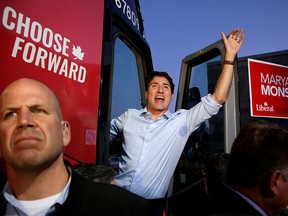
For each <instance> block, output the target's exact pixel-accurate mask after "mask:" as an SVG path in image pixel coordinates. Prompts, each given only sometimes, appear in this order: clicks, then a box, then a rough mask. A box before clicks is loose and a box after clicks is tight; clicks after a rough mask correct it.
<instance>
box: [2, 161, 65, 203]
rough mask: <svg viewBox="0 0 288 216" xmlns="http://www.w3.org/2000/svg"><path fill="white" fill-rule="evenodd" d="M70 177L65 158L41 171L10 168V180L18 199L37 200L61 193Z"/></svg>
mask: <svg viewBox="0 0 288 216" xmlns="http://www.w3.org/2000/svg"><path fill="white" fill-rule="evenodd" d="M68 179H69V174H68V171H67V169H66V167H65V165H64V162H63V160H62V163H60V164H58V165H56V166H55V165H52V166H50V167H49V168H48V169H45V170H43V171H39V172H22V171H14V172H12V171H11V170H10V171H9V169H8V181H9V184H10V186H11V188H12V190H13V192H14V195H15V197H16V198H17V199H18V200H37V199H42V198H45V197H48V196H52V195H54V194H57V193H60V192H61V191H63V189H64V188H65V185H66V184H67V181H68Z"/></svg>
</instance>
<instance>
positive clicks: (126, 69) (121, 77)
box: [109, 38, 142, 170]
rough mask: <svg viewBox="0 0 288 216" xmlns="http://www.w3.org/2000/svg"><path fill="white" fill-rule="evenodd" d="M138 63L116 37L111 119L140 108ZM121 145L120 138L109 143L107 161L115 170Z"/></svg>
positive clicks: (136, 58) (132, 52) (128, 49)
mask: <svg viewBox="0 0 288 216" xmlns="http://www.w3.org/2000/svg"><path fill="white" fill-rule="evenodd" d="M140 65H141V58H140V55H139V54H138V53H137V52H136V51H135V50H133V49H132V48H131V47H129V44H128V43H127V42H126V41H125V43H124V42H123V41H122V40H121V39H119V38H117V39H116V41H115V47H114V62H113V66H114V67H113V85H112V100H111V119H113V118H115V117H118V116H120V115H121V114H122V113H124V112H125V111H126V110H127V109H128V108H135V109H141V108H142V107H141V93H140V84H139V71H138V68H139V67H140ZM121 145H122V140H121V138H119V139H116V140H113V142H112V143H110V150H109V163H110V166H112V167H113V168H115V169H116V170H117V168H118V162H119V156H120V154H121V147H122V146H121Z"/></svg>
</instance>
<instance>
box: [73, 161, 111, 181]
mask: <svg viewBox="0 0 288 216" xmlns="http://www.w3.org/2000/svg"><path fill="white" fill-rule="evenodd" d="M73 169H74V170H75V172H76V173H78V174H79V175H80V176H83V177H84V178H87V179H90V180H92V181H94V182H99V183H106V184H115V183H116V182H115V176H116V174H117V172H116V171H115V170H114V169H113V168H112V167H109V166H103V165H94V164H87V163H79V164H76V165H74V166H73Z"/></svg>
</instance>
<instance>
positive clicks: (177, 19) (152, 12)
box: [140, 0, 288, 107]
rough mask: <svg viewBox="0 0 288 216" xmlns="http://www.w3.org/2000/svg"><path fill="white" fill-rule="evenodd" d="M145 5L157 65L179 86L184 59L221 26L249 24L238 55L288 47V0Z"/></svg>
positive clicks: (160, 0) (164, 0) (181, 0)
mask: <svg viewBox="0 0 288 216" xmlns="http://www.w3.org/2000/svg"><path fill="white" fill-rule="evenodd" d="M140 7H141V11H142V16H143V19H144V28H145V32H146V39H147V41H148V42H149V44H150V48H151V52H152V59H153V64H154V69H155V70H159V71H167V72H168V73H169V74H170V75H171V76H172V78H173V80H174V83H175V84H176V87H177V86H178V81H179V74H180V68H181V62H182V59H183V58H184V57H185V56H187V55H189V54H191V53H194V52H196V51H198V50H199V49H202V48H204V47H206V46H208V45H210V44H211V43H213V42H215V41H217V40H219V39H221V36H220V32H221V31H223V32H224V33H225V34H226V35H228V34H229V33H230V32H231V31H232V30H233V29H234V28H236V27H240V28H243V29H244V34H245V42H244V45H243V46H242V48H241V50H240V52H239V54H238V57H244V56H249V55H254V54H263V53H268V52H274V51H281V50H287V49H288V13H287V9H288V0H274V1H272V0H241V1H231V0H230V1H228V0H218V1H216V0H177V1H176V0H173V1H172V0H140ZM176 92H177V91H176ZM176 92H175V93H176ZM176 96H177V95H174V100H175V99H176ZM174 103H175V101H173V104H174ZM173 107H174V106H173Z"/></svg>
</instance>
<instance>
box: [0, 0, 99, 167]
mask: <svg viewBox="0 0 288 216" xmlns="http://www.w3.org/2000/svg"><path fill="white" fill-rule="evenodd" d="M0 18H1V19H0V20H1V21H0V50H1V52H0V68H1V71H0V92H2V90H3V88H5V87H6V86H7V84H8V83H10V82H11V81H13V80H16V79H19V78H22V77H27V78H33V79H36V80H39V81H41V82H43V83H44V84H46V85H47V86H48V87H49V88H51V89H52V90H53V91H54V92H55V94H56V95H57V96H58V98H59V100H60V103H61V106H62V109H63V115H64V119H65V120H67V121H69V122H70V125H71V130H72V140H71V143H70V144H69V145H68V147H67V148H66V149H65V152H66V153H68V154H69V155H70V156H71V157H73V158H76V159H78V160H80V161H83V162H89V163H92V162H95V158H96V135H97V134H96V131H97V126H98V125H97V123H98V101H99V94H100V75H101V61H102V42H103V40H102V37H103V19H104V1H103V0H97V1H96V0H85V1H83V2H80V1H78V0H69V1H66V0H58V1H39V0H29V1H17V0H1V3H0ZM79 149H81V151H79Z"/></svg>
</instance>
